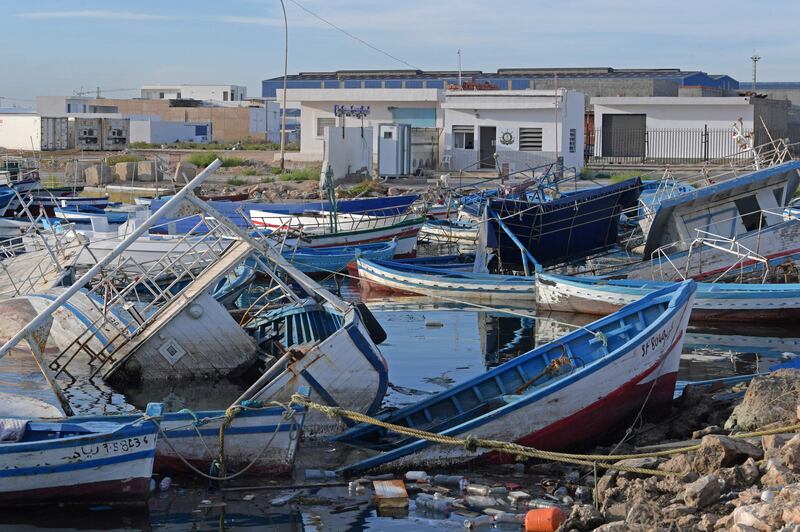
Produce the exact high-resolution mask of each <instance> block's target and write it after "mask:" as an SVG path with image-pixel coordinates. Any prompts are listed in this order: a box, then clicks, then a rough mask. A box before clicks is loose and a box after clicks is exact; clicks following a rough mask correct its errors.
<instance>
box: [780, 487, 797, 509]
mask: <svg viewBox="0 0 800 532" xmlns="http://www.w3.org/2000/svg"><path fill="white" fill-rule="evenodd" d="M778 498H780V499H781V500H782V501H786V502H788V503H790V504H794V505H797V506H800V484H793V485H791V486H785V487H784V488H783V489H782V490H781V492H780V493H779V494H778Z"/></svg>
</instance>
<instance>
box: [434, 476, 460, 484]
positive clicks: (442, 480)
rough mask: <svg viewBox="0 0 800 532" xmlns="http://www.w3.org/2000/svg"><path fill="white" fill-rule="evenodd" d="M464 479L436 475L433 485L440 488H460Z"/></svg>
mask: <svg viewBox="0 0 800 532" xmlns="http://www.w3.org/2000/svg"><path fill="white" fill-rule="evenodd" d="M463 480H464V477H462V476H461V475H434V477H433V483H434V484H439V485H440V486H458V485H459V484H460V483H461V482H462V481H463Z"/></svg>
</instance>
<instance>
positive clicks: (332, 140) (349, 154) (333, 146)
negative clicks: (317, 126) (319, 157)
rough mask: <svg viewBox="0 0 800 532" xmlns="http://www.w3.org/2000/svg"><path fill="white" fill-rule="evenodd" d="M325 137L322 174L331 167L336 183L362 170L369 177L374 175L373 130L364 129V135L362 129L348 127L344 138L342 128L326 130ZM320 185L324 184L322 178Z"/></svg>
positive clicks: (345, 129) (321, 178)
mask: <svg viewBox="0 0 800 532" xmlns="http://www.w3.org/2000/svg"><path fill="white" fill-rule="evenodd" d="M324 137H325V139H324V142H325V153H324V156H323V163H322V174H324V173H325V172H326V171H327V168H328V166H330V167H331V169H332V170H333V182H334V183H336V182H338V181H341V180H342V179H344V178H345V177H347V175H348V174H351V173H355V172H358V171H360V170H362V169H366V173H367V175H372V153H373V150H372V139H373V132H372V128H364V130H363V134H362V130H361V128H360V127H346V128H344V137H343V136H342V128H326V129H325V134H324ZM320 183H321V184H323V183H324V181H323V177H322V176H320Z"/></svg>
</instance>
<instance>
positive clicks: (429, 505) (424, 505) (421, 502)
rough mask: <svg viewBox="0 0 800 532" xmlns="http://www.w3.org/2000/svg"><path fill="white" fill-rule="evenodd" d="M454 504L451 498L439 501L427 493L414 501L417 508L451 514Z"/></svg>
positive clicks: (418, 496)
mask: <svg viewBox="0 0 800 532" xmlns="http://www.w3.org/2000/svg"><path fill="white" fill-rule="evenodd" d="M452 502H453V501H452V499H450V498H442V499H437V498H436V497H434V496H431V495H429V494H427V493H420V494H419V495H417V498H416V499H415V500H414V503H415V504H416V506H417V508H420V509H424V510H429V511H431V512H439V513H447V512H449V511H450V508H451V504H452Z"/></svg>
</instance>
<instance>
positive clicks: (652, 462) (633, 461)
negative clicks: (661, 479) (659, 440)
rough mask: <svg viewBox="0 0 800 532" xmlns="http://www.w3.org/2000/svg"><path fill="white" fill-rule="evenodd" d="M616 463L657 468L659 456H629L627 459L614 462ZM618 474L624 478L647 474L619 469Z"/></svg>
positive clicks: (643, 467)
mask: <svg viewBox="0 0 800 532" xmlns="http://www.w3.org/2000/svg"><path fill="white" fill-rule="evenodd" d="M614 463H615V465H619V466H625V467H636V468H642V469H656V466H657V465H658V458H628V459H627V460H620V461H619V462H614ZM618 475H619V476H620V477H622V478H635V477H642V476H647V475H643V474H639V473H631V472H628V471H619V472H618Z"/></svg>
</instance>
